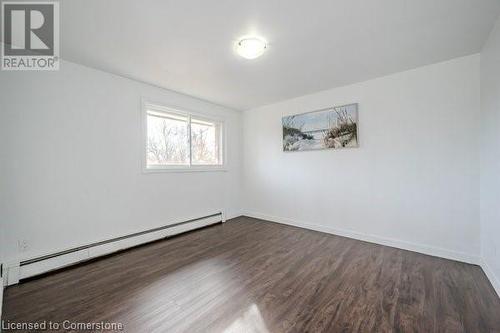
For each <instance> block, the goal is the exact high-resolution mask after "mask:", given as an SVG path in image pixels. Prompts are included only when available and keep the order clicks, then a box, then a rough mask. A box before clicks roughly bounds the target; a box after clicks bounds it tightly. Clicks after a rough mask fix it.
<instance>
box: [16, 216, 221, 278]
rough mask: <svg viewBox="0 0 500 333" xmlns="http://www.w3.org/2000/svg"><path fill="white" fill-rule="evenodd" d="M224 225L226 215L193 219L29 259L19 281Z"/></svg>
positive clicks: (20, 266)
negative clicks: (192, 231) (135, 247)
mask: <svg viewBox="0 0 500 333" xmlns="http://www.w3.org/2000/svg"><path fill="white" fill-rule="evenodd" d="M222 221H223V213H222V212H218V213H215V214H211V215H206V216H202V217H198V218H194V219H189V220H185V221H182V222H177V223H174V224H169V225H165V226H161V227H157V228H152V229H148V230H144V231H140V232H136V233H132V234H128V235H124V236H119V237H115V238H111V239H106V240H103V241H98V242H95V243H91V244H87V245H82V246H77V247H74V248H70V249H67V250H63V251H59V252H55V253H51V254H47V255H43V256H39V257H35V258H31V259H26V260H23V261H21V262H20V264H19V280H23V279H27V278H31V277H34V276H36V275H40V274H44V273H47V272H49V271H53V270H57V269H61V268H63V267H67V266H71V265H74V264H77V263H80V262H83V261H86V260H90V259H94V258H97V257H100V256H104V255H108V254H111V253H113V252H117V251H121V250H124V249H127V248H131V247H134V246H138V245H142V244H146V243H149V242H152V241H156V240H160V239H164V238H168V237H172V236H175V235H178V234H180V233H183V232H187V231H191V230H195V229H198V228H203V227H206V226H208V225H212V224H214V223H219V222H222Z"/></svg>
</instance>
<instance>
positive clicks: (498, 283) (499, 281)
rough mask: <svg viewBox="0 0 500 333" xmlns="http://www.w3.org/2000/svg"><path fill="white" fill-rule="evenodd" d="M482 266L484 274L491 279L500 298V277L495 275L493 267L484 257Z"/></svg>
mask: <svg viewBox="0 0 500 333" xmlns="http://www.w3.org/2000/svg"><path fill="white" fill-rule="evenodd" d="M480 266H481V268H482V269H483V272H484V274H486V276H487V277H488V279H489V280H490V283H491V285H492V286H493V289H495V291H496V293H497V296H498V297H499V298H500V277H498V276H496V275H495V273H494V272H493V270H492V269H491V267H490V266H489V265H488V264H487V263H486V261H485V260H484V258H483V259H482V260H481V264H480Z"/></svg>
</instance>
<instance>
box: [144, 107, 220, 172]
mask: <svg viewBox="0 0 500 333" xmlns="http://www.w3.org/2000/svg"><path fill="white" fill-rule="evenodd" d="M144 108H145V117H146V126H145V128H146V156H145V158H146V169H147V170H162V169H165V170H172V169H173V170H213V169H221V168H222V167H223V165H224V163H223V162H224V161H223V156H224V155H223V133H224V126H223V123H222V121H219V120H214V119H209V118H205V117H202V116H198V115H195V114H192V113H189V112H182V111H179V110H175V109H171V108H167V107H163V106H158V105H153V104H145V106H144Z"/></svg>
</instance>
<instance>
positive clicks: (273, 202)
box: [243, 55, 480, 262]
mask: <svg viewBox="0 0 500 333" xmlns="http://www.w3.org/2000/svg"><path fill="white" fill-rule="evenodd" d="M479 59H480V58H479V55H473V56H468V57H464V58H459V59H455V60H451V61H447V62H444V63H440V64H435V65H431V66H426V67H422V68H418V69H415V70H410V71H407V72H402V73H398V74H395V75H391V76H387V77H383V78H379V79H375V80H371V81H367V82H363V83H358V84H354V85H350V86H346V87H342V88H337V89H332V90H327V91H323V92H319V93H315V94H312V95H307V96H303V97H299V98H295V99H291V100H287V101H283V102H280V103H276V104H273V105H268V106H264V107H260V108H257V109H252V110H248V111H245V112H244V118H243V119H244V139H243V152H244V158H243V176H244V177H243V179H244V188H245V194H244V200H243V202H244V211H245V212H246V214H248V215H251V216H256V217H262V218H267V219H271V220H275V221H280V222H285V223H290V224H298V225H305V226H308V227H311V228H314V229H318V230H323V231H330V232H333V233H339V234H344V235H348V236H351V237H356V238H360V239H367V240H372V241H376V242H379V243H384V244H389V245H394V246H398V247H403V248H408V249H413V250H417V251H421V252H425V253H432V254H437V255H441V256H444V257H450V258H456V259H460V260H465V261H470V262H477V260H478V256H479V253H480V243H479V223H478V220H479V147H478V137H479V107H480V106H479V105H480V101H479V98H480V97H479V96H480V93H479V66H480V62H479ZM348 103H359V137H360V145H361V146H360V148H358V149H348V150H340V151H333V150H327V151H309V152H287V153H284V152H283V151H282V130H281V118H282V117H283V116H284V115H290V114H297V113H303V112H307V111H312V110H316V109H322V108H325V107H329V106H334V105H343V104H348Z"/></svg>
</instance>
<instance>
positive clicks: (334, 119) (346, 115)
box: [282, 104, 358, 151]
mask: <svg viewBox="0 0 500 333" xmlns="http://www.w3.org/2000/svg"><path fill="white" fill-rule="evenodd" d="M282 125H283V151H303V150H317V149H340V148H355V147H358V104H349V105H343V106H335V107H331V108H327V109H323V110H318V111H313V112H308V113H304V114H298V115H293V116H287V117H283V119H282Z"/></svg>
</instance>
